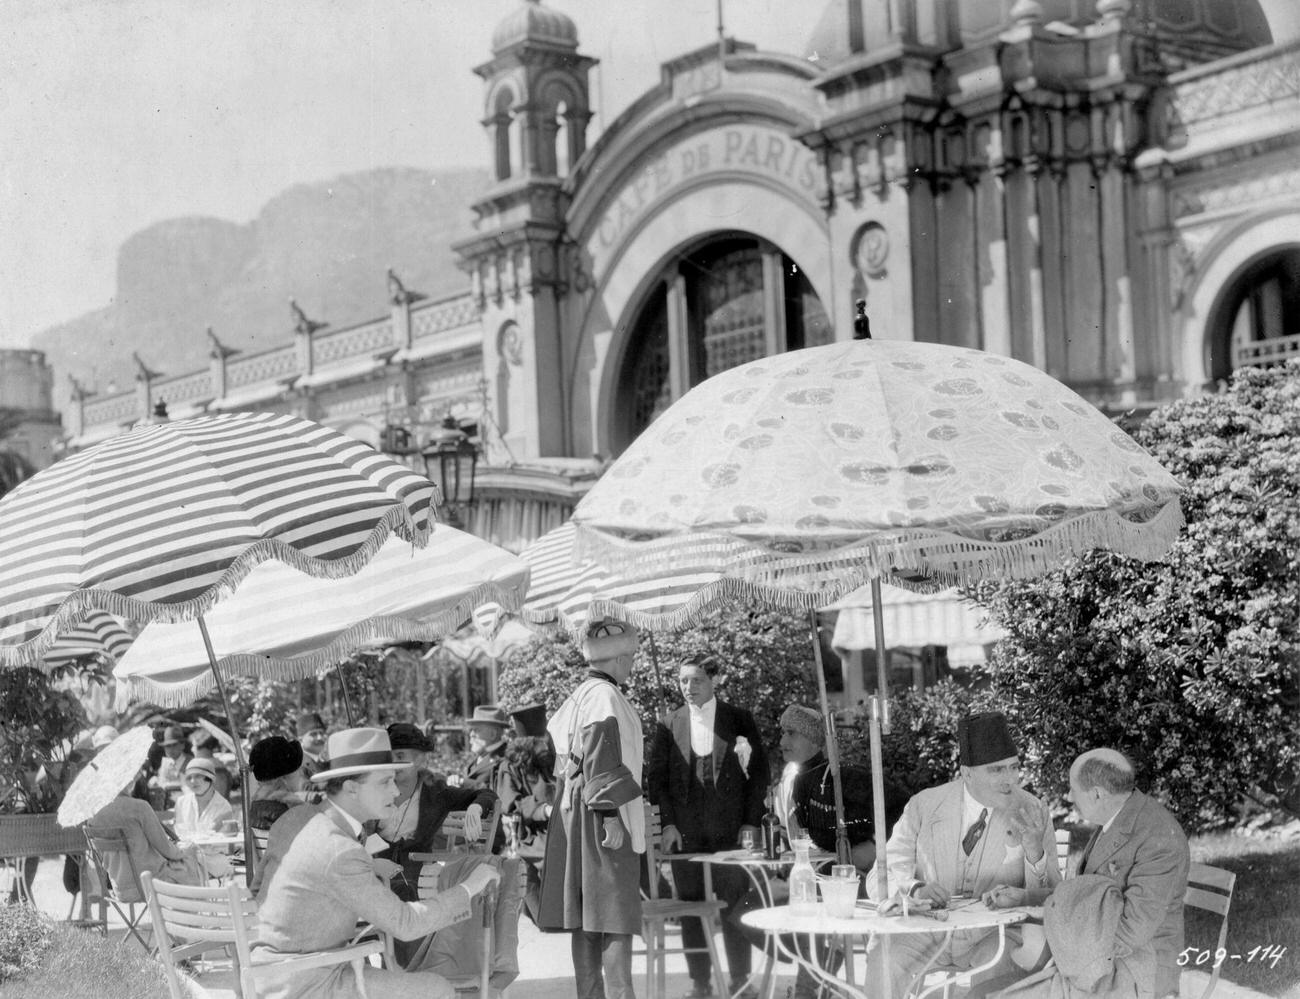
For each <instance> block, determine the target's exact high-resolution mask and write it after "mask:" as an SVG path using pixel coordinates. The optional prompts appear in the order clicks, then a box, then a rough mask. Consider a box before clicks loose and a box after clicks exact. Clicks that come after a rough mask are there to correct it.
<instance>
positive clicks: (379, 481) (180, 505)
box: [0, 413, 437, 666]
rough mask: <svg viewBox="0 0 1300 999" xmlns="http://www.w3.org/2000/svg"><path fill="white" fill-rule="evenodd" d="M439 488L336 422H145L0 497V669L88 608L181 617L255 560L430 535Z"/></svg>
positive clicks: (337, 570)
mask: <svg viewBox="0 0 1300 999" xmlns="http://www.w3.org/2000/svg"><path fill="white" fill-rule="evenodd" d="M436 496H437V490H436V489H435V487H434V486H433V485H432V483H430V482H429V481H428V480H427V479H425V478H424V477H423V476H420V475H416V474H415V473H414V472H412V471H411V470H410V469H408V468H406V467H405V466H404V465H400V464H398V463H397V462H395V461H393V460H392V459H390V458H387V457H385V456H384V455H381V454H379V453H378V452H377V451H375V450H374V449H373V448H372V447H370V446H369V445H367V444H364V443H362V442H361V441H358V440H355V439H354V438H351V437H347V436H346V435H344V434H341V433H339V432H338V431H336V430H331V429H329V428H327V427H322V426H320V425H319V424H316V423H311V422H310V421H307V420H303V419H299V418H297V417H294V416H284V415H276V414H270V413H226V414H221V415H219V416H205V417H198V418H196V419H192V420H180V421H176V422H172V423H163V424H154V425H149V426H143V427H140V428H138V429H136V430H133V431H131V432H129V433H126V434H123V435H121V436H120V437H115V438H113V439H111V440H108V441H105V442H103V443H102V444H99V445H97V446H95V447H93V448H90V449H88V450H86V451H83V452H81V453H79V454H75V455H72V456H70V457H68V458H64V459H63V460H62V461H59V462H57V463H56V464H54V465H52V466H51V467H50V468H47V469H45V470H44V471H42V472H39V473H38V474H37V475H35V476H33V477H32V478H30V479H28V480H27V481H26V482H24V483H22V484H21V485H20V486H19V487H18V488H16V489H14V490H13V491H12V492H10V493H7V494H6V495H5V496H4V498H3V499H0V565H3V566H4V567H5V571H4V573H3V575H0V666H17V665H37V664H39V661H40V659H41V657H42V655H43V654H44V653H45V651H46V650H47V649H48V648H49V647H50V646H51V645H53V644H54V642H55V640H56V639H57V637H58V635H59V633H60V632H61V631H63V630H64V629H66V628H67V627H70V626H73V625H75V624H76V622H77V621H78V620H79V619H80V618H82V617H83V616H84V614H85V612H86V611H87V610H93V609H99V610H106V611H109V612H110V613H113V614H116V615H118V616H119V617H123V618H130V619H134V620H140V621H154V620H159V621H185V620H193V619H195V618H196V617H198V616H199V615H201V614H203V613H204V612H205V611H207V610H209V609H210V608H211V607H212V606H213V605H215V604H216V603H217V602H218V601H219V600H220V599H221V598H222V597H223V596H224V595H226V594H228V593H230V592H231V590H233V589H234V588H235V587H236V586H237V585H238V584H239V582H240V580H242V579H243V578H244V576H246V575H247V574H248V573H249V572H250V571H251V570H252V568H253V567H254V566H256V565H257V564H258V563H260V562H263V561H266V560H267V559H278V560H279V561H281V562H284V563H286V564H288V565H291V566H293V567H294V568H296V569H298V570H300V571H302V572H305V573H308V574H310V575H313V576H327V577H338V576H347V575H351V574H352V573H355V572H356V571H357V570H359V569H360V568H361V567H362V566H364V565H365V564H366V563H367V562H368V561H369V560H370V558H371V556H372V555H374V553H375V552H376V551H378V550H379V547H380V546H381V545H382V544H383V542H384V540H385V539H386V538H387V537H388V536H389V535H390V534H391V533H393V532H396V533H397V534H399V535H400V536H401V537H403V538H406V539H407V540H408V541H411V542H412V543H414V544H416V545H423V544H424V542H425V541H426V539H427V538H428V534H429V529H430V526H431V524H432V520H433V505H434V503H435V502H436Z"/></svg>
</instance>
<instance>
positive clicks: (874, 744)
mask: <svg viewBox="0 0 1300 999" xmlns="http://www.w3.org/2000/svg"><path fill="white" fill-rule="evenodd" d="M882 599H883V598H882V595H881V591H880V579H879V578H878V577H873V578H872V580H871V617H872V619H873V623H874V624H875V626H876V694H875V696H874V697H872V698H871V712H870V718H869V720H868V722H867V725H868V732H869V733H870V737H871V805H872V818H873V821H874V824H875V828H876V887H877V889H878V891H879V894H880V897H881V898H882V899H883V898H887V897H888V892H889V868H888V865H887V864H886V862H885V844H886V840H887V837H886V834H885V760H884V752H883V749H882V745H881V738H880V737H881V735H882V734H884V735H888V734H889V650H888V649H887V648H886V647H885V611H884V607H883V606H882Z"/></svg>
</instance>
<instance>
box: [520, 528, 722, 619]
mask: <svg viewBox="0 0 1300 999" xmlns="http://www.w3.org/2000/svg"><path fill="white" fill-rule="evenodd" d="M575 536H576V527H575V525H574V524H573V522H572V521H570V522H567V523H564V524H561V525H560V526H559V527H557V528H555V529H554V530H553V531H550V532H548V533H547V534H544V535H543V536H542V537H540V538H538V539H537V540H536V541H534V542H533V543H532V544H530V545H528V546H527V547H526V548H524V550H523V551H522V552H520V553H519V554H520V556H521V557H522V558H523V560H524V561H525V562H527V563H528V565H529V566H530V567H531V568H532V573H533V575H532V582H531V584H530V585H529V587H528V598H527V599H526V600H525V601H524V610H523V619H524V620H525V621H527V622H528V623H529V624H531V625H534V626H537V627H539V628H541V629H543V630H546V629H561V630H564V631H567V632H569V633H570V634H572V635H575V636H576V635H580V634H582V632H583V631H584V630H585V628H586V626H587V622H588V621H589V620H597V621H598V620H601V619H603V618H615V619H617V620H619V621H627V622H628V623H630V624H635V625H636V626H637V627H638V628H645V629H647V630H651V631H676V630H678V629H681V628H684V627H686V626H687V625H689V624H690V623H691V622H692V621H694V620H695V618H696V616H697V615H698V614H699V612H700V611H702V610H703V609H705V608H706V607H710V606H713V605H715V604H717V603H719V602H720V601H723V600H725V599H726V598H727V596H728V594H729V593H730V592H731V588H730V585H729V584H728V581H727V580H726V578H724V576H723V574H722V573H720V572H717V571H715V570H695V569H692V567H691V566H689V565H683V566H681V567H679V568H675V569H674V570H673V571H672V572H670V573H667V574H663V575H659V576H653V577H649V578H644V579H627V578H624V577H621V576H617V575H615V574H614V573H612V572H610V571H609V570H607V569H603V568H601V567H600V566H599V565H597V564H595V563H594V562H590V561H578V560H576V559H575V556H574V550H573V546H574V541H575Z"/></svg>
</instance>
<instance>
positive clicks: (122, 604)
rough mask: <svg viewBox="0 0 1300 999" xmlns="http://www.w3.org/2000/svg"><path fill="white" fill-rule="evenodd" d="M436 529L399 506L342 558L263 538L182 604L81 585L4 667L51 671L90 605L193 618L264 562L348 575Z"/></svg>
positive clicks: (1, 659)
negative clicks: (52, 655)
mask: <svg viewBox="0 0 1300 999" xmlns="http://www.w3.org/2000/svg"><path fill="white" fill-rule="evenodd" d="M432 531H433V520H432V517H430V518H429V522H428V526H426V527H420V526H419V525H418V524H417V523H416V521H415V518H413V517H412V516H411V512H410V510H408V509H407V508H406V507H405V506H402V505H398V506H394V507H391V508H390V509H389V510H388V511H387V512H386V513H385V514H384V516H383V517H382V518H381V519H380V520H379V521H378V522H377V523H376V524H375V526H374V527H373V528H371V530H370V534H369V535H368V536H367V537H366V539H365V540H364V541H363V542H361V544H360V545H358V546H357V548H356V549H355V550H354V551H353V552H352V553H351V554H349V555H345V556H343V557H342V558H338V559H321V558H316V557H314V556H312V555H305V554H303V553H302V552H300V551H298V550H297V549H296V548H294V547H293V546H291V545H289V544H287V543H286V542H284V541H280V540H279V539H276V538H264V539H262V540H261V541H258V542H256V543H255V544H252V545H250V546H249V547H248V548H246V549H245V550H244V551H242V552H241V553H240V554H239V557H238V558H236V559H235V560H234V561H233V562H231V564H230V566H229V567H228V568H227V569H226V571H225V572H223V573H222V574H221V577H220V578H219V579H218V580H217V581H216V582H215V583H213V584H212V585H211V586H209V587H208V588H207V590H205V591H204V592H203V593H201V594H200V595H199V596H197V597H192V598H190V599H189V600H183V601H180V602H179V603H171V604H155V603H151V602H149V601H146V600H138V599H136V598H135V597H129V596H126V595H125V594H122V593H116V592H114V591H112V590H99V589H94V588H91V589H83V590H76V591H74V592H72V593H70V594H68V596H67V597H66V598H65V599H64V600H63V602H62V603H61V604H59V606H58V608H57V609H56V610H55V611H54V613H53V614H51V615H50V617H49V619H48V620H47V621H46V623H45V626H44V627H43V628H42V629H41V631H40V633H39V634H38V635H37V636H36V637H35V638H32V639H29V640H27V641H25V642H21V643H19V644H17V645H7V646H0V667H14V666H30V667H32V668H34V669H39V670H41V671H42V672H45V673H49V672H50V671H51V669H52V668H53V667H49V666H47V665H46V664H45V663H44V659H43V657H44V655H45V653H46V652H47V651H49V649H50V647H51V646H52V645H54V643H55V642H56V641H58V637H59V635H60V634H61V633H62V632H64V631H65V630H67V629H68V628H69V627H70V626H72V625H75V624H76V623H77V622H78V621H79V620H80V619H81V618H83V617H85V615H86V613H87V612H88V611H91V610H104V611H108V612H109V613H110V614H116V615H117V616H118V617H121V618H127V619H129V620H132V621H139V622H153V621H161V622H163V623H164V624H175V623H176V622H178V621H192V620H194V619H195V618H197V617H199V616H200V615H202V614H206V613H207V612H208V611H209V610H211V609H212V608H213V607H215V606H216V605H217V604H218V603H220V602H221V601H222V600H224V599H225V598H226V597H228V596H229V595H230V594H232V593H234V592H235V590H237V589H238V588H239V584H240V583H242V582H243V581H244V580H245V579H246V578H247V577H248V575H249V573H251V572H252V571H253V570H254V569H256V568H257V567H258V566H259V565H261V564H262V563H263V562H267V561H270V560H271V559H277V560H278V561H280V562H283V563H284V564H285V565H287V566H289V567H291V568H293V569H297V570H298V571H299V572H302V573H305V574H306V575H308V576H314V577H316V578H317V579H344V578H346V577H348V576H355V575H356V574H357V573H358V572H360V571H361V570H362V569H364V568H365V567H366V565H367V564H369V562H370V560H371V559H372V558H374V557H375V555H376V554H377V553H378V551H379V549H381V548H382V547H383V546H384V544H385V542H387V541H388V539H389V537H390V536H391V535H393V534H396V535H397V536H398V537H400V538H402V539H403V540H404V541H409V542H410V543H411V544H412V545H414V546H415V547H416V548H424V547H425V546H426V545H427V544H428V543H429V537H430V535H431V534H432Z"/></svg>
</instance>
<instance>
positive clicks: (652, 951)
mask: <svg viewBox="0 0 1300 999" xmlns="http://www.w3.org/2000/svg"><path fill="white" fill-rule="evenodd" d="M645 807H646V810H645V866H646V875H647V877H646V881H647V886H646V887H643V889H642V895H643V897H642V899H641V937H642V939H644V940H645V943H646V948H645V950H644V951H637V950H634V951H633V952H632V953H633V954H645V955H646V964H645V977H646V995H647V996H649V997H650V999H664V993H665V991H666V988H667V984H666V974H665V970H664V957H665V955H666V954H667V953H668V952H669V950H672V951H673V952H675V953H679V954H686V953H688V952H694V951H695V950H698V948H688V947H686V946H685V945H684V944H682V945H679V946H676V947H672V948H670V947H669V946H668V934H667V930H666V927H667V925H668V923H669V921H670V920H677V921H678V922H680V921H681V920H683V919H698V920H700V921H701V922H702V923H703V924H704V949H705V950H706V951H707V952H708V955H709V958H710V960H711V961H712V962H713V981H714V985H713V987H714V989H715V990H716V994H717V995H718V996H728V995H730V994H731V993H730V990H729V989H728V988H727V982H726V976H724V975H723V973H722V961H721V960H720V959H719V957H718V945H717V943H716V941H715V940H714V937H715V936H716V935H717V934H719V933H721V932H722V910H723V909H724V908H725V907H726V902H722V901H719V900H717V899H705V900H703V901H698V902H695V901H687V900H684V899H679V898H660V897H659V873H660V872H659V866H660V863H661V862H662V859H663V858H662V857H661V855H660V853H659V849H660V837H661V835H662V833H663V829H662V827H661V824H660V819H659V806H657V805H651V804H648V803H647V804H646V806H645ZM673 890H674V892H675V891H676V889H675V888H674V889H673ZM647 894H648V896H649V897H644V896H645V895H647Z"/></svg>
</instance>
